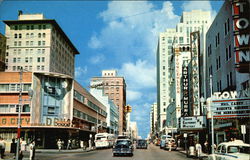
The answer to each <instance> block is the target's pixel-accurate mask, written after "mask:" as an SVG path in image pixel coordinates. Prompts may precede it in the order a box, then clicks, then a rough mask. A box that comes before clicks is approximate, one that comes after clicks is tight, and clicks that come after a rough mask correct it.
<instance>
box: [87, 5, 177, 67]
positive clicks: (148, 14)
mask: <svg viewBox="0 0 250 160" xmlns="http://www.w3.org/2000/svg"><path fill="white" fill-rule="evenodd" d="M99 16H100V18H101V19H102V20H103V22H104V24H105V26H104V27H103V28H102V29H101V30H100V32H99V33H94V34H93V36H92V37H91V38H90V40H89V46H90V47H91V48H92V49H104V50H105V51H106V52H107V53H109V54H112V55H114V56H113V59H114V58H116V62H117V63H122V61H124V60H125V61H126V60H127V61H128V60H131V59H138V58H139V57H141V56H143V57H144V59H146V60H151V61H152V60H153V61H152V62H153V63H154V62H155V61H154V59H155V52H156V47H157V38H158V35H159V32H164V31H165V29H166V28H169V27H175V25H176V23H177V22H178V21H179V16H177V15H175V14H174V8H173V6H172V3H171V2H164V3H163V6H162V8H160V9H156V6H154V5H153V3H151V2H148V1H112V2H109V3H108V8H107V10H105V11H103V12H101V13H100V15H99ZM169 21H171V23H169ZM131 57H133V58H131Z"/></svg>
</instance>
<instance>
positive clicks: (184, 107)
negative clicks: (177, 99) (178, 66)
mask: <svg viewBox="0 0 250 160" xmlns="http://www.w3.org/2000/svg"><path fill="white" fill-rule="evenodd" d="M182 86H183V87H182V88H183V89H182V93H183V95H182V112H181V116H182V117H187V116H189V94H188V92H189V81H188V63H186V62H184V63H183V66H182Z"/></svg>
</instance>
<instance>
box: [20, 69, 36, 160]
mask: <svg viewBox="0 0 250 160" xmlns="http://www.w3.org/2000/svg"><path fill="white" fill-rule="evenodd" d="M22 81H23V68H22V67H21V68H20V72H19V105H18V121H17V145H16V159H17V160H18V158H19V150H20V137H21V111H22V108H23V103H22V102H23V99H22V88H23V87H22V85H23V82H22ZM28 94H29V97H32V96H33V90H31V89H30V90H29V91H28Z"/></svg>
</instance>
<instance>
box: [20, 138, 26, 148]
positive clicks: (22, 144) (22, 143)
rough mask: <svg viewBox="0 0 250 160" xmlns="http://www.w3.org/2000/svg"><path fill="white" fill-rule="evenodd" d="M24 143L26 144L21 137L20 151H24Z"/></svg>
mask: <svg viewBox="0 0 250 160" xmlns="http://www.w3.org/2000/svg"><path fill="white" fill-rule="evenodd" d="M26 145H27V143H26V141H25V140H24V139H23V138H22V139H21V150H22V151H26Z"/></svg>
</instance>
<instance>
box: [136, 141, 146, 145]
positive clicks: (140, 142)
mask: <svg viewBox="0 0 250 160" xmlns="http://www.w3.org/2000/svg"><path fill="white" fill-rule="evenodd" d="M145 143H146V141H145V140H138V144H145Z"/></svg>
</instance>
